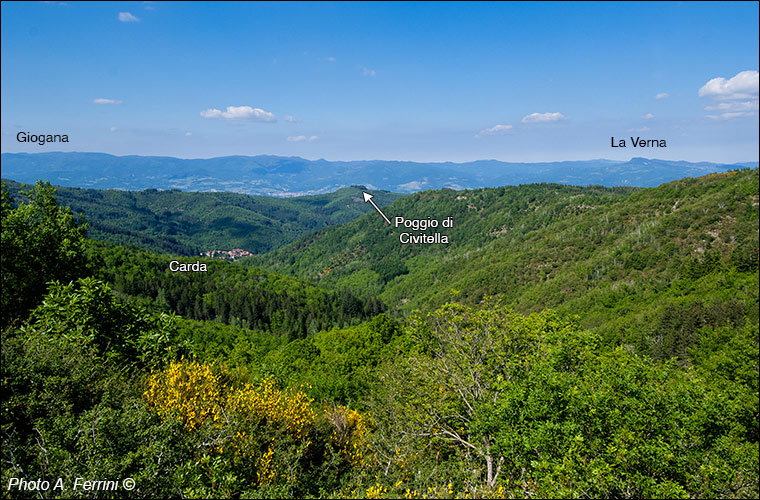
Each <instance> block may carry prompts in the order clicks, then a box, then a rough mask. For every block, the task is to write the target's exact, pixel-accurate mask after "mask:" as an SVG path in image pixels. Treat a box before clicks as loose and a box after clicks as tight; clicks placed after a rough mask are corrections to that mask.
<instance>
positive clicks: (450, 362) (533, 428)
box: [0, 171, 760, 498]
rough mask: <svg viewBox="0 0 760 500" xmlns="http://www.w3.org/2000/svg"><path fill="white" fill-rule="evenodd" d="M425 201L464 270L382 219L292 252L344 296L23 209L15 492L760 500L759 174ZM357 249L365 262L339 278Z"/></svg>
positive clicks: (10, 377)
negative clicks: (115, 486) (117, 238)
mask: <svg viewBox="0 0 760 500" xmlns="http://www.w3.org/2000/svg"><path fill="white" fill-rule="evenodd" d="M415 196H417V195H415ZM478 196H480V197H482V199H480V198H478ZM458 197H465V198H464V199H462V200H457V198H458ZM428 198H429V199H431V200H435V201H436V203H437V202H440V203H442V204H444V209H445V210H453V208H452V207H454V208H455V207H456V203H458V202H459V201H466V202H468V203H470V204H472V205H473V206H474V207H475V208H474V209H470V208H469V207H466V208H465V209H464V211H463V212H461V213H460V212H456V213H457V214H460V216H461V217H463V224H461V225H460V227H462V226H464V227H463V228H462V229H461V231H462V232H461V234H460V236H459V237H458V238H460V239H455V240H454V241H455V242H456V243H455V244H454V245H452V246H451V247H450V248H443V247H438V248H435V247H433V248H421V247H404V248H400V246H399V245H398V244H397V243H394V240H393V234H392V233H391V232H389V231H388V229H387V228H385V227H383V226H381V225H380V224H376V222H377V221H375V220H374V219H360V220H359V221H358V223H357V225H354V224H353V223H349V224H348V225H345V226H339V227H337V228H336V229H334V230H330V231H327V232H322V233H316V234H315V235H312V236H311V237H309V238H308V239H306V240H303V241H301V242H300V243H299V245H297V246H294V247H291V250H293V251H295V249H298V251H297V252H296V253H294V254H293V255H292V257H293V258H292V260H290V259H289V260H287V262H289V263H290V264H289V265H290V266H291V267H289V269H291V270H294V271H298V272H299V273H304V272H305V273H306V274H309V273H310V272H311V271H309V269H310V267H309V266H317V263H318V259H320V258H323V259H326V260H323V261H322V264H319V269H320V272H321V274H322V278H321V280H320V284H327V285H330V286H331V287H333V288H332V290H330V289H324V288H320V287H319V286H317V284H313V283H312V284H309V283H305V282H303V281H301V280H299V279H297V278H294V277H285V276H282V275H278V274H275V273H273V272H270V271H264V270H261V269H258V268H255V267H253V266H241V265H239V264H233V263H227V262H221V261H212V260H203V262H204V263H206V264H207V265H208V268H209V269H208V271H207V272H206V273H173V272H171V271H169V270H168V261H169V260H170V259H171V257H167V256H161V255H155V254H151V253H148V252H145V251H142V250H138V249H137V248H134V247H129V248H127V247H121V246H117V245H113V244H106V243H103V242H94V241H90V240H86V239H85V234H84V229H85V227H84V226H83V224H82V223H81V222H80V221H77V220H76V219H75V218H74V217H73V216H72V214H71V212H70V211H69V210H68V209H66V208H63V207H61V206H59V205H58V203H57V200H56V196H55V192H54V190H53V189H52V188H51V187H50V186H49V185H43V184H39V185H37V186H36V187H35V188H34V189H33V191H32V192H30V193H29V194H28V195H27V196H26V197H25V198H24V199H25V200H28V201H22V202H21V203H15V202H14V201H13V200H11V199H10V197H9V195H8V193H7V192H5V190H3V208H2V210H3V212H2V217H3V228H2V230H3V285H4V286H3V291H2V293H3V308H4V309H3V314H4V316H3V321H4V327H3V328H4V330H3V336H2V376H1V384H2V386H1V387H0V390H2V395H3V396H2V397H3V402H2V411H0V430H1V432H2V440H3V446H2V475H1V477H0V481H2V484H3V495H4V496H5V497H12V498H33V497H34V498H37V497H43V498H71V497H104V498H105V497H109V498H110V497H115V496H116V497H130V498H154V497H190V498H210V497H214V498H217V497H225V498H233V497H234V498H272V497H279V498H294V497H299V498H300V497H352V498H399V497H403V498H515V497H517V498H527V497H531V498H533V497H550V498H553V497H584V498H589V497H594V498H604V497H616V498H619V497H625V498H642V497H654V498H661V497H662V498H664V497H667V498H703V497H712V498H719V497H720V498H756V497H757V496H758V494H760V488H759V486H758V477H757V469H758V465H759V463H760V458H759V449H760V448H759V444H758V439H759V438H760V431H759V427H758V415H759V414H760V408H759V407H760V404H759V402H758V370H759V369H760V366H759V365H758V348H759V346H758V323H757V309H756V308H757V296H758V263H757V237H758V219H757V201H758V192H757V172H756V171H755V172H738V173H734V174H732V175H725V176H712V177H708V178H700V179H691V180H683V181H678V182H677V183H674V184H671V185H664V186H661V187H660V188H657V189H653V190H629V189H613V190H607V189H603V188H596V187H594V188H586V189H583V188H571V187H558V186H522V187H518V188H499V189H496V190H482V191H477V192H475V193H473V192H459V193H457V192H448V191H443V192H436V193H423V194H421V195H419V198H418V200H417V202H418V203H421V204H422V205H423V206H424V205H425V203H426V202H425V200H426V199H428ZM486 199H487V200H490V201H492V202H493V203H494V205H498V204H499V203H501V204H502V206H501V208H499V209H494V211H493V213H491V212H488V211H487V210H486V209H485V208H484V207H485V206H486V205H480V208H479V205H477V204H476V203H480V202H482V201H483V200H486ZM674 199H677V200H678V203H675V201H674ZM405 200H406V199H403V200H400V201H399V202H398V204H397V205H399V204H401V205H400V206H403V207H407V205H403V204H404V203H406V201H405ZM447 200H448V201H447ZM478 200H479V201H478ZM449 201H450V202H451V203H453V205H451V206H447V205H445V203H448V202H449ZM431 203H432V201H431ZM510 203H512V204H513V205H509V204H510ZM721 204H723V205H724V206H723V207H721ZM397 205H394V207H396V206H397ZM506 205H508V206H509V207H511V208H509V210H508V213H509V214H511V217H507V216H506V215H505V212H503V210H505V209H504V206H506ZM432 206H434V205H432V204H431V205H430V206H429V207H428V208H430V207H432ZM411 207H412V206H411V205H409V206H408V208H410V209H411ZM547 207H551V209H549V208H547ZM589 207H593V208H589ZM715 207H717V208H715ZM423 208H424V207H423ZM395 209H396V208H393V210H395ZM481 209H482V210H481ZM666 209H667V211H668V213H667V214H666V213H665V210H666ZM388 210H389V212H390V210H391V209H388ZM500 210H501V211H500ZM723 210H727V211H726V212H722V211H723ZM468 211H469V212H473V216H472V218H469V219H468V218H466V217H465V215H466V214H467V213H468ZM658 211H659V215H656V214H657V213H658ZM589 212H590V213H589ZM713 212H716V213H713ZM430 213H433V212H430ZM442 213H445V212H442ZM476 213H477V214H478V215H477V216H476V215H475V214H476ZM463 214H465V215H463ZM374 217H375V218H377V219H379V217H378V216H377V215H376V214H375V215H374ZM499 217H501V218H502V221H501V224H502V225H505V226H508V227H507V229H506V230H505V231H501V229H499V230H498V231H497V232H498V234H490V233H488V232H485V233H480V236H477V235H475V233H473V241H472V244H470V243H467V239H466V236H467V234H468V231H471V230H473V229H472V226H477V227H478V228H479V229H478V230H484V229H486V228H487V227H490V226H489V225H491V224H494V223H496V222H497V221H498V220H499ZM652 217H654V219H652ZM603 220H604V221H605V222H604V225H601V221H603ZM652 220H655V221H657V220H660V222H657V223H654V222H652ZM6 221H8V223H7V224H6ZM499 227H501V226H499ZM473 231H474V230H473ZM716 231H717V232H716ZM600 232H601V233H603V234H599V233H600ZM713 233H714V234H713ZM370 234H375V239H373V238H370V236H369V235H370ZM706 234H707V235H712V238H713V239H712V240H710V241H708V240H707V239H706V238H703V236H704V235H706ZM336 235H337V236H336ZM382 235H385V236H382ZM341 238H344V239H345V241H350V242H351V245H357V244H358V243H357V242H359V243H361V242H363V243H361V244H360V245H358V246H351V245H349V246H347V247H344V250H343V251H342V252H338V253H336V254H335V255H333V254H331V253H329V252H328V253H324V254H322V255H323V257H319V255H320V252H322V251H323V250H325V249H330V248H331V246H330V245H332V244H337V242H338V241H339V240H340V239H341ZM478 238H480V239H478ZM703 240H704V241H703ZM708 243H709V245H708ZM6 245H7V246H6ZM13 245H15V246H13ZM22 245H29V248H28V249H26V248H23V247H22ZM324 245H327V246H324ZM695 245H696V246H695ZM697 248H702V251H699V250H697ZM6 249H14V250H15V251H16V254H12V255H9V256H8V254H7V253H6ZM6 258H8V261H7V263H6ZM267 258H268V259H271V260H269V261H268V262H270V264H271V265H273V266H275V267H277V268H280V269H286V268H287V266H286V261H285V259H286V256H285V253H283V252H276V253H275V254H274V255H272V256H270V257H267ZM179 260H183V261H188V259H182V258H179ZM543 263H548V266H547V267H540V268H539V267H538V266H539V265H542V264H543ZM359 264H361V265H359ZM523 265H524V266H525V267H524V268H520V267H519V266H523ZM500 266H501V267H500ZM589 266H597V267H589ZM600 266H601V267H600ZM481 268H482V271H481ZM352 269H353V270H354V271H356V272H353V273H351V272H350V270H352ZM520 269H522V272H518V271H519V270H520ZM537 269H540V271H538V270H537ZM325 270H327V271H329V272H326V271H325ZM64 271H65V272H64ZM597 271H598V272H597ZM444 272H445V273H446V274H443V273H444ZM431 273H432V275H434V276H437V277H438V278H437V281H434V280H430V281H423V285H424V286H423V285H419V286H418V285H416V284H415V282H414V281H413V279H414V278H416V279H427V278H426V277H429V276H430V275H431ZM444 278H445V279H444ZM409 280H412V281H409ZM6 283H13V284H15V285H16V286H15V288H11V289H9V288H8V287H6V286H5V285H6ZM507 284H508V285H509V286H507ZM453 286H456V287H457V289H458V290H452V287H453ZM373 292H379V293H381V294H382V296H383V297H384V299H385V300H386V301H387V303H388V304H389V306H390V310H389V311H385V312H383V311H384V307H383V305H382V303H381V302H379V301H378V300H377V299H374V298H373V296H372V293H373ZM412 292H413V293H412ZM490 292H497V296H495V297H491V296H489V295H488V293H490ZM398 294H400V295H398ZM399 297H401V298H405V299H406V298H408V299H409V300H408V301H407V302H406V303H404V302H403V301H401V300H400V299H399ZM6 304H9V305H10V306H11V307H10V308H9V309H8V316H7V319H6V316H5V314H6V309H5V306H6ZM547 305H551V306H554V307H555V308H556V309H554V310H553V309H550V308H547V307H546V306H547ZM412 306H414V307H417V308H418V310H415V311H413V310H410V308H411V307H412ZM419 309H422V310H419ZM408 310H409V313H408V314H405V315H403V314H400V313H406V312H407V311H408ZM571 313H574V314H571ZM77 477H80V478H87V479H90V480H114V479H124V478H132V479H134V481H135V489H134V490H131V491H125V490H119V491H115V492H114V491H94V492H93V491H90V492H85V491H82V490H78V491H75V490H72V485H73V484H74V480H75V478H77ZM12 478H25V479H27V480H36V479H43V480H47V481H50V483H51V484H52V483H54V482H55V481H56V480H57V479H58V478H62V479H63V481H64V484H65V485H66V488H65V489H64V490H53V489H50V490H47V491H32V490H25V489H13V488H10V486H9V485H10V484H11V483H10V481H11V479H12Z"/></svg>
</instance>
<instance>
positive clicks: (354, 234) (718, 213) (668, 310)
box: [252, 169, 760, 359]
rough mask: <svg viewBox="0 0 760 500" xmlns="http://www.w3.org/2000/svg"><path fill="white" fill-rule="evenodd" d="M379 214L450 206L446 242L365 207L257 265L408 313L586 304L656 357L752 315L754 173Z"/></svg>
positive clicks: (549, 191) (473, 199)
mask: <svg viewBox="0 0 760 500" xmlns="http://www.w3.org/2000/svg"><path fill="white" fill-rule="evenodd" d="M385 212H386V213H387V214H388V216H389V217H391V218H393V217H394V216H396V215H402V216H404V217H406V218H415V217H417V218H422V219H424V218H426V217H428V216H430V217H433V218H438V219H443V218H445V217H448V216H453V217H454V227H453V228H452V229H450V230H446V229H440V228H439V229H437V231H442V232H444V233H446V234H448V235H449V237H450V240H451V241H452V243H451V244H450V245H401V244H399V242H398V237H399V233H400V232H401V231H402V229H396V228H393V227H389V226H388V225H386V224H385V223H384V222H383V220H382V219H381V218H380V217H378V216H377V214H370V215H368V216H365V217H363V218H361V219H358V220H356V221H353V222H350V223H348V224H345V225H342V226H337V227H334V228H328V229H325V230H322V231H319V232H317V233H314V234H311V235H308V236H306V237H304V238H302V239H301V240H299V241H298V242H296V243H293V244H291V245H287V246H285V247H283V248H281V249H279V250H277V251H275V252H271V253H269V254H267V255H264V256H261V257H259V258H256V259H255V260H252V261H253V262H256V263H257V264H258V265H264V266H265V267H268V268H270V269H272V270H275V271H276V272H284V273H289V274H292V275H295V276H299V277H302V278H305V279H312V280H314V281H315V282H316V283H319V284H321V285H323V286H331V287H337V288H340V287H346V286H348V287H351V288H352V289H353V290H357V291H359V292H361V293H368V294H379V296H380V298H381V299H382V300H383V301H384V302H385V303H386V304H389V305H390V306H391V307H392V308H393V309H394V310H396V311H398V312H402V313H407V312H408V311H411V310H413V309H415V308H419V309H422V310H427V311H429V310H432V309H433V308H435V307H437V306H440V305H441V304H443V303H445V302H446V301H447V300H448V299H449V292H450V291H451V290H452V289H455V290H457V291H459V292H461V293H460V295H459V300H461V301H463V302H465V303H469V304H475V303H478V302H479V301H480V300H481V299H482V298H483V297H484V296H486V295H494V296H499V297H501V298H502V299H503V300H505V301H506V303H508V304H509V305H511V306H512V307H513V308H514V309H515V310H516V311H519V312H522V313H526V314H527V313H531V312H536V311H540V310H542V309H544V308H547V307H549V308H555V309H557V310H558V311H560V312H563V313H568V314H571V313H575V312H577V311H583V315H582V317H581V322H582V324H583V326H584V327H585V328H587V329H589V330H592V331H594V332H596V333H598V334H600V335H601V336H602V338H603V339H604V341H605V343H608V344H610V345H623V346H627V347H628V348H632V349H635V350H636V351H637V352H640V353H645V354H648V355H651V356H654V357H656V358H659V359H665V358H669V357H672V356H676V357H678V358H680V359H684V358H686V357H688V352H689V349H690V348H691V347H693V346H694V345H695V343H696V342H697V336H696V335H695V334H694V332H696V331H697V330H698V329H700V328H702V327H709V328H717V327H720V326H725V325H730V326H731V327H735V328H740V327H741V326H742V325H744V324H745V323H748V324H751V325H754V326H755V327H756V326H757V324H758V307H759V304H758V286H757V283H758V272H757V270H758V217H760V211H759V210H758V171H757V169H755V170H742V171H733V172H729V173H726V174H713V175H709V176H706V177H700V178H696V179H682V180H679V181H675V182H671V183H668V184H664V185H662V186H659V187H657V188H651V189H632V188H612V189H608V188H602V187H588V188H580V187H572V186H560V185H555V184H540V185H539V184H535V185H527V186H511V187H510V186H507V187H502V188H495V189H477V190H472V191H450V190H442V191H433V192H431V191H425V192H421V193H417V194H413V195H410V196H408V197H405V198H403V199H401V200H398V201H397V202H396V203H394V204H393V205H392V206H390V207H387V208H386V209H385ZM433 231H435V230H428V231H427V232H428V233H432V232H433ZM398 263H402V264H403V267H399V264H398ZM393 269H398V270H397V271H392V270H393Z"/></svg>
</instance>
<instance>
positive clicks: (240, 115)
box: [201, 106, 276, 122]
mask: <svg viewBox="0 0 760 500" xmlns="http://www.w3.org/2000/svg"><path fill="white" fill-rule="evenodd" d="M201 116H202V117H203V118H218V119H222V120H246V121H254V122H274V121H276V119H275V116H274V114H272V113H270V112H269V111H264V110H263V109H259V108H252V107H251V106H227V109H226V110H225V111H222V110H219V109H216V108H210V109H206V110H203V111H201Z"/></svg>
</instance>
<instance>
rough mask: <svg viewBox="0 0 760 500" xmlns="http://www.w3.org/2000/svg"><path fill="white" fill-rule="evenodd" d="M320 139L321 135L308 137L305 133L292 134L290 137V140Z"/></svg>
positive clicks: (308, 140) (307, 140) (309, 140)
mask: <svg viewBox="0 0 760 500" xmlns="http://www.w3.org/2000/svg"><path fill="white" fill-rule="evenodd" d="M317 139H319V136H316V135H311V136H309V137H306V136H305V135H291V136H289V137H288V139H287V140H288V142H312V141H316V140H317Z"/></svg>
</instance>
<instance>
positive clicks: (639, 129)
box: [628, 127, 651, 132]
mask: <svg viewBox="0 0 760 500" xmlns="http://www.w3.org/2000/svg"><path fill="white" fill-rule="evenodd" d="M650 130H651V129H650V128H649V127H639V128H629V129H628V132H649V131H650Z"/></svg>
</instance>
